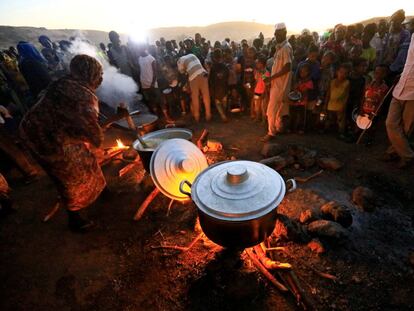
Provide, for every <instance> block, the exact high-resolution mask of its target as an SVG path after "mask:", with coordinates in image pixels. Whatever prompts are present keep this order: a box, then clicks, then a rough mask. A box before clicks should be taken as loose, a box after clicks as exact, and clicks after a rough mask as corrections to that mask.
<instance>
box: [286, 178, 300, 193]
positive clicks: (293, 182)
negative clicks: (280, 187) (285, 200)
mask: <svg viewBox="0 0 414 311" xmlns="http://www.w3.org/2000/svg"><path fill="white" fill-rule="evenodd" d="M289 182H290V183H291V184H292V185H291V186H289V184H288V183H289ZM286 188H287V189H288V192H292V191H295V190H296V188H297V187H296V180H295V179H294V178H292V179H288V180H286Z"/></svg>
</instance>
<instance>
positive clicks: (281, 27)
mask: <svg viewBox="0 0 414 311" xmlns="http://www.w3.org/2000/svg"><path fill="white" fill-rule="evenodd" d="M283 29H286V25H285V23H278V24H276V25H275V30H283Z"/></svg>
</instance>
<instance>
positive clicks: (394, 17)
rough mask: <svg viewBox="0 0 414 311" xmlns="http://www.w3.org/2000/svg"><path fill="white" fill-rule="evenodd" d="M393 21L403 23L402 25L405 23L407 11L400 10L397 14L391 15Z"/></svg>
mask: <svg viewBox="0 0 414 311" xmlns="http://www.w3.org/2000/svg"><path fill="white" fill-rule="evenodd" d="M390 19H391V20H393V21H401V23H402V22H403V21H404V19H405V11H404V10H402V9H401V10H398V11H397V12H395V13H394V14H392V15H391V18H390Z"/></svg>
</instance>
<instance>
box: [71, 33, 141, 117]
mask: <svg viewBox="0 0 414 311" xmlns="http://www.w3.org/2000/svg"><path fill="white" fill-rule="evenodd" d="M69 52H70V54H71V57H70V58H72V57H74V56H75V55H79V54H86V55H89V56H92V57H95V58H96V59H97V60H98V61H99V62H100V63H101V64H102V67H103V81H102V84H101V85H100V86H99V88H98V89H97V90H96V95H97V96H98V98H99V100H101V101H103V102H105V103H107V104H108V105H110V106H111V107H113V108H115V109H116V107H117V106H118V104H119V103H126V104H128V105H131V104H132V102H133V101H134V100H135V99H136V96H137V91H138V86H137V84H136V83H135V81H134V80H133V79H132V78H131V77H129V76H127V75H124V74H122V73H120V72H119V71H118V69H117V68H115V67H114V66H111V65H110V64H109V62H108V60H107V59H106V58H105V57H103V55H102V54H100V53H98V49H97V48H96V47H95V46H93V45H92V44H90V43H88V42H86V41H85V40H83V39H81V38H76V39H75V40H74V41H72V45H71V47H70V49H69ZM69 61H70V60H69Z"/></svg>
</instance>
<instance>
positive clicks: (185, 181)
mask: <svg viewBox="0 0 414 311" xmlns="http://www.w3.org/2000/svg"><path fill="white" fill-rule="evenodd" d="M184 185H187V186H189V187H190V189H191V186H192V184H191V183H190V182H189V181H188V180H186V179H184V180H183V181H181V182H180V192H181V193H182V194H186V195H188V196H189V197H190V198H191V193H190V192H188V191H185V190H184Z"/></svg>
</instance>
